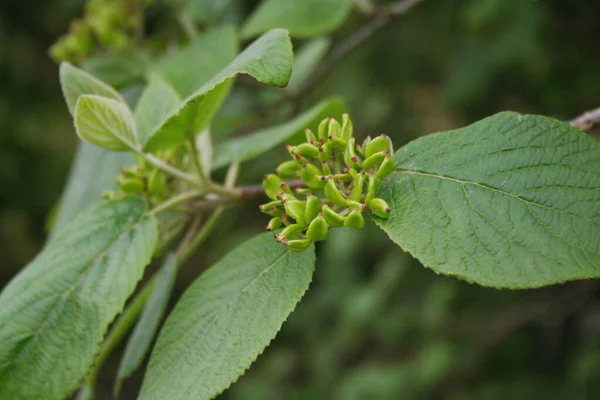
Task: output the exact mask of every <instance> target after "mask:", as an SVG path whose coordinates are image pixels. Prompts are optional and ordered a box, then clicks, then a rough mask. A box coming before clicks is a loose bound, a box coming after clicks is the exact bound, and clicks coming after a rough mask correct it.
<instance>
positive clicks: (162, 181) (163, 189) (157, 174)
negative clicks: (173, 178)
mask: <svg viewBox="0 0 600 400" xmlns="http://www.w3.org/2000/svg"><path fill="white" fill-rule="evenodd" d="M148 192H150V193H151V194H153V195H156V196H165V195H166V194H167V176H166V175H165V174H164V173H163V172H162V171H161V170H159V169H155V170H154V171H152V172H151V173H150V176H149V177H148Z"/></svg>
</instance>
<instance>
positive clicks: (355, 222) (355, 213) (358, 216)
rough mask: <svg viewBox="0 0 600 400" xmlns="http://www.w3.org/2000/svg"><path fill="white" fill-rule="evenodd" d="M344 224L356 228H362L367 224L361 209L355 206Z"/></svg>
mask: <svg viewBox="0 0 600 400" xmlns="http://www.w3.org/2000/svg"><path fill="white" fill-rule="evenodd" d="M344 226H345V227H348V228H354V229H361V228H363V227H364V226H365V219H364V218H363V216H362V213H361V211H360V209H358V208H355V209H354V210H352V211H351V212H350V214H348V216H347V217H346V220H345V221H344Z"/></svg>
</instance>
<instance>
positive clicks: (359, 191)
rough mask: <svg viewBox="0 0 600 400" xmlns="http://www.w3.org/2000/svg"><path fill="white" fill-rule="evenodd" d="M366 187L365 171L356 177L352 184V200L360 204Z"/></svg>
mask: <svg viewBox="0 0 600 400" xmlns="http://www.w3.org/2000/svg"><path fill="white" fill-rule="evenodd" d="M364 186H365V171H361V173H360V174H356V175H355V176H354V181H353V182H352V192H350V198H351V199H352V200H354V201H358V202H360V201H361V200H362V195H363V187H364Z"/></svg>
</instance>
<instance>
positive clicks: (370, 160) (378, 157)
mask: <svg viewBox="0 0 600 400" xmlns="http://www.w3.org/2000/svg"><path fill="white" fill-rule="evenodd" d="M385 154H386V153H385V152H384V151H380V152H378V153H375V154H372V155H370V156H369V157H367V159H366V160H365V161H363V163H362V167H363V169H364V170H365V171H368V170H370V169H371V168H375V167H377V166H378V165H379V164H381V163H382V162H383V160H385Z"/></svg>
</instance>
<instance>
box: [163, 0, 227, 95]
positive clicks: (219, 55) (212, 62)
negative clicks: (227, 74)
mask: <svg viewBox="0 0 600 400" xmlns="http://www.w3.org/2000/svg"><path fill="white" fill-rule="evenodd" d="M211 3H215V2H211ZM238 51H239V49H238V37H237V34H236V32H235V30H234V29H233V27H231V26H219V27H217V28H214V29H211V30H209V31H207V32H206V33H204V34H202V35H199V36H198V37H196V38H195V39H194V40H192V41H191V42H190V43H188V44H187V45H186V46H185V47H183V48H181V49H180V50H178V51H175V52H173V53H170V54H166V55H165V56H163V57H162V58H161V59H159V60H158V61H157V62H156V64H154V65H153V66H152V68H151V72H152V74H155V75H158V76H160V77H161V78H163V79H164V80H165V81H167V82H169V83H170V84H171V85H172V86H173V87H174V88H175V89H176V90H177V91H178V92H179V94H180V95H181V96H182V97H187V96H189V95H191V94H192V93H194V92H195V91H196V90H197V89H198V88H199V87H200V86H202V85H203V84H204V83H206V82H207V81H208V80H209V79H210V78H212V77H213V76H215V75H216V74H217V73H219V71H221V70H222V69H223V68H225V67H226V66H227V64H229V63H230V62H231V61H232V60H233V59H234V58H235V56H236V54H237V53H238Z"/></svg>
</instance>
